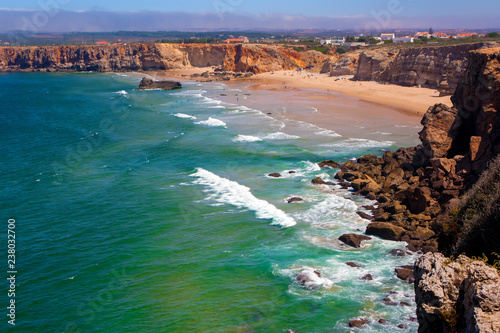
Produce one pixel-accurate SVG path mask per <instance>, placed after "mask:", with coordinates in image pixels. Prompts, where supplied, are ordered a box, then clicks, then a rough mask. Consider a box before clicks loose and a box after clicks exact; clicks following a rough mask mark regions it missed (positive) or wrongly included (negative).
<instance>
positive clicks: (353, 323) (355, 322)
mask: <svg viewBox="0 0 500 333" xmlns="http://www.w3.org/2000/svg"><path fill="white" fill-rule="evenodd" d="M368 323H369V321H368V320H367V319H364V318H359V319H352V320H350V321H349V327H363V326H365V325H366V324H368Z"/></svg>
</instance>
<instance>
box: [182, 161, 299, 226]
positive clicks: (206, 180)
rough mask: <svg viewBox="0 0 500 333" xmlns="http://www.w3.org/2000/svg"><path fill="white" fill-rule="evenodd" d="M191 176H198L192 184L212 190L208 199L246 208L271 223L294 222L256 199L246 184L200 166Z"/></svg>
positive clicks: (285, 224)
mask: <svg viewBox="0 0 500 333" xmlns="http://www.w3.org/2000/svg"><path fill="white" fill-rule="evenodd" d="M191 176H192V177H198V179H197V180H195V181H194V182H193V183H194V184H198V185H203V186H207V187H208V188H209V190H207V192H212V195H210V196H209V198H208V199H209V200H215V201H216V202H218V203H223V204H229V205H232V206H236V207H238V208H246V209H248V210H251V211H253V212H255V215H256V216H257V218H259V219H272V220H273V222H272V223H271V224H272V225H279V226H282V227H291V226H294V225H295V224H296V222H295V220H294V219H293V218H291V217H290V216H288V215H287V214H285V212H283V211H282V210H280V209H278V208H276V207H275V206H274V205H272V204H270V203H269V202H267V201H265V200H261V199H257V198H256V197H255V196H254V195H253V194H252V193H251V192H250V189H249V188H248V187H246V186H243V185H240V184H238V183H237V182H235V181H231V180H229V179H226V178H222V177H219V176H217V175H216V174H214V173H211V172H210V171H207V170H205V169H202V168H197V171H196V173H194V174H192V175H191Z"/></svg>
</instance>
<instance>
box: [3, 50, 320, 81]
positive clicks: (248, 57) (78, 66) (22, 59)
mask: <svg viewBox="0 0 500 333" xmlns="http://www.w3.org/2000/svg"><path fill="white" fill-rule="evenodd" d="M316 56H318V55H316ZM211 66H217V67H220V68H222V69H223V70H225V71H232V72H251V73H254V74H258V73H262V72H269V71H277V70H291V69H296V68H297V67H305V66H306V62H305V61H304V60H302V59H301V55H300V54H299V53H298V52H296V51H294V50H293V49H289V48H286V47H281V46H274V45H270V46H265V45H227V44H224V45H206V44H188V45H184V44H162V43H149V44H129V45H121V44H120V45H109V46H96V45H86V46H40V47H0V71H33V70H35V71H37V70H43V71H97V72H108V71H136V70H154V69H158V70H166V69H174V68H184V67H211Z"/></svg>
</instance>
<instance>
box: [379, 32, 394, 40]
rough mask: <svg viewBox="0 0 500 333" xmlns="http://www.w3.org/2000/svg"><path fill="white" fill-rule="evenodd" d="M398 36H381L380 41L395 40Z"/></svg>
mask: <svg viewBox="0 0 500 333" xmlns="http://www.w3.org/2000/svg"><path fill="white" fill-rule="evenodd" d="M395 37H396V36H395V35H394V34H385V33H384V34H380V39H382V40H390V39H393V40H394V38H395Z"/></svg>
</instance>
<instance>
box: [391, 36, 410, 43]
mask: <svg viewBox="0 0 500 333" xmlns="http://www.w3.org/2000/svg"><path fill="white" fill-rule="evenodd" d="M414 40H415V39H414V38H413V37H410V36H406V37H396V38H394V39H393V40H392V41H393V42H394V43H413V41H414Z"/></svg>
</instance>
